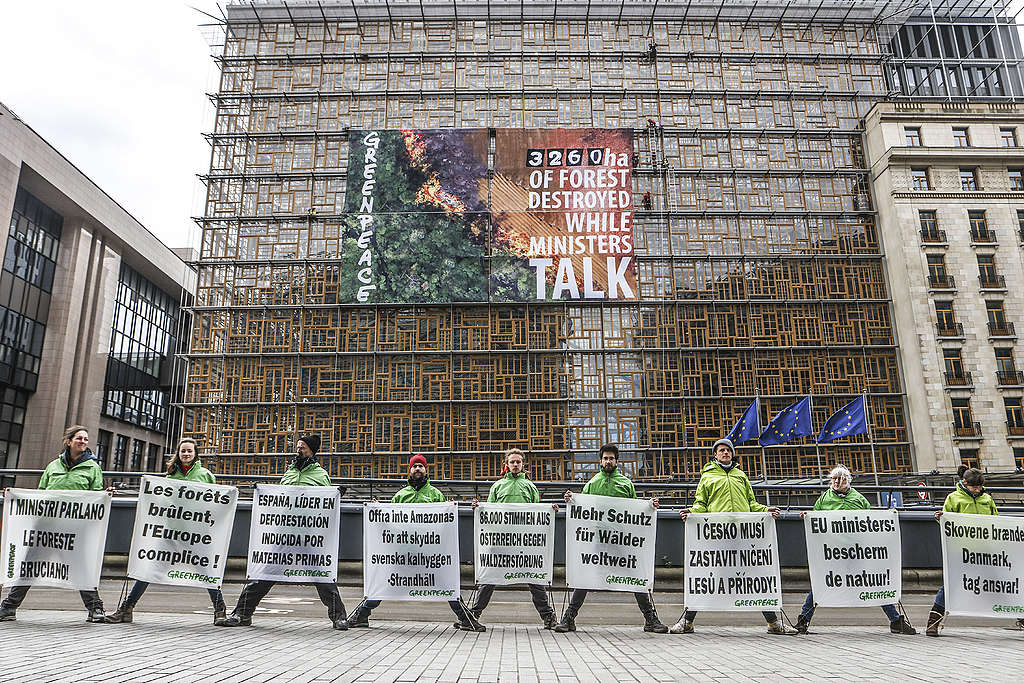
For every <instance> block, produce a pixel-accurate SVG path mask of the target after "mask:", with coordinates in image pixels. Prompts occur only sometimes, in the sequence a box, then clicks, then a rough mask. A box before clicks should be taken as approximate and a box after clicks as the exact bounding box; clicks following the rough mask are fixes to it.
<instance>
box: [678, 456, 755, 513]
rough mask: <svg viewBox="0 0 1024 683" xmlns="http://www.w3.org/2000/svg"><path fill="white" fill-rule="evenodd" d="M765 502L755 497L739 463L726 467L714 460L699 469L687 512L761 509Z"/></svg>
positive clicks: (753, 510) (751, 510) (750, 510)
mask: <svg viewBox="0 0 1024 683" xmlns="http://www.w3.org/2000/svg"><path fill="white" fill-rule="evenodd" d="M767 509H768V506H766V505H761V504H760V503H758V502H757V499H756V498H754V488H753V487H752V486H751V485H750V480H749V479H747V475H746V474H745V473H744V472H743V470H741V469H740V467H739V465H733V466H732V467H731V468H730V469H729V470H728V471H726V470H725V469H724V468H723V467H722V466H721V465H719V464H718V462H717V461H715V460H713V461H711V462H709V463H708V464H707V465H704V468H703V469H702V470H701V471H700V482H699V483H698V484H697V498H696V501H695V502H694V504H693V507H692V508H690V512H764V511H765V510H767Z"/></svg>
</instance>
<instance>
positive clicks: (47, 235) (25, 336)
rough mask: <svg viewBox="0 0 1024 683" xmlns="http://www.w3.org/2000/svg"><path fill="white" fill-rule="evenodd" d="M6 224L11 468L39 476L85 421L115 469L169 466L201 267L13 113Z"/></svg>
mask: <svg viewBox="0 0 1024 683" xmlns="http://www.w3.org/2000/svg"><path fill="white" fill-rule="evenodd" d="M0 216H3V218H4V225H6V226H8V233H7V239H6V240H5V246H4V261H3V270H2V271H0V320H2V324H0V335H2V337H0V395H2V399H3V400H2V403H0V468H8V469H13V468H20V469H39V468H42V467H43V466H44V465H45V464H46V463H47V462H48V461H49V460H51V459H52V458H53V456H54V454H55V453H57V452H58V451H59V450H60V448H61V438H62V435H63V431H64V428H65V427H67V426H68V425H71V424H76V423H77V424H82V425H85V426H87V427H88V428H89V430H90V437H91V444H90V445H91V448H92V449H93V451H94V452H95V453H96V455H97V456H98V457H99V459H100V462H101V464H102V465H103V468H104V469H105V470H131V471H138V470H149V471H154V470H156V469H158V468H159V467H160V466H161V462H162V460H163V456H164V454H165V452H166V450H167V447H168V443H169V441H171V440H174V439H175V438H177V434H178V432H179V430H180V422H181V419H180V416H176V415H175V414H174V411H175V410H176V409H174V408H172V403H173V402H174V401H175V400H177V399H178V398H179V397H180V394H179V395H178V396H176V392H180V389H181V386H182V384H183V381H184V370H183V367H182V366H181V362H180V361H177V360H176V359H175V353H177V352H181V351H183V350H184V349H182V348H179V347H178V344H179V343H180V342H179V340H181V339H182V338H183V334H182V332H183V331H184V332H187V326H184V325H185V323H184V321H183V318H182V316H183V315H184V314H183V313H182V311H181V303H182V293H183V292H186V293H190V292H191V291H192V290H193V289H194V287H195V271H194V270H192V269H191V268H189V267H188V266H187V265H186V264H185V262H184V261H182V260H181V259H180V258H179V257H178V256H177V255H175V254H174V252H172V251H171V250H170V249H169V248H168V247H166V246H165V245H164V244H163V243H161V242H160V240H158V239H157V238H156V237H155V236H154V235H153V234H152V233H150V232H149V231H148V230H146V228H145V227H144V226H143V225H141V224H140V223H139V222H138V221H136V220H135V219H134V218H132V216H131V215H130V214H129V213H128V212H127V211H125V210H124V208H123V207H121V206H120V205H119V204H118V203H117V202H116V201H115V200H114V199H113V198H111V197H110V196H109V195H108V194H106V193H105V192H104V191H103V190H102V189H100V188H99V187H97V186H96V184H95V183H93V182H92V181H91V180H90V179H89V178H88V177H86V176H85V175H84V174H83V173H82V172H81V171H80V170H78V169H77V168H76V167H75V166H74V165H73V164H71V162H69V161H68V160H67V159H66V158H64V157H63V156H62V155H61V154H60V153H59V152H58V151H57V150H56V149H54V148H53V147H52V146H51V145H50V144H48V143H47V142H46V141H45V140H44V139H43V138H41V137H40V136H39V135H38V134H36V133H35V131H33V130H32V129H31V128H30V127H29V126H28V125H27V124H26V123H25V122H23V121H22V120H21V119H19V118H18V116H17V115H16V114H15V113H14V112H12V111H11V110H10V109H7V108H6V107H4V106H2V105H0ZM189 296H190V294H188V295H186V299H185V302H186V303H188V302H189V299H188V297H189Z"/></svg>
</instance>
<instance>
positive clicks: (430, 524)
mask: <svg viewBox="0 0 1024 683" xmlns="http://www.w3.org/2000/svg"><path fill="white" fill-rule="evenodd" d="M363 593H364V595H365V596H366V597H367V598H369V599H370V600H458V599H459V517H458V507H457V506H456V504H455V503H386V504H385V503H368V504H367V505H366V507H364V508H363Z"/></svg>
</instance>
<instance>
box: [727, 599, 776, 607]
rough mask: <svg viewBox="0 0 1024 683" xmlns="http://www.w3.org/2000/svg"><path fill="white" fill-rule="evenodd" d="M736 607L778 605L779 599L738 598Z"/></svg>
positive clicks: (734, 604) (735, 603)
mask: <svg viewBox="0 0 1024 683" xmlns="http://www.w3.org/2000/svg"><path fill="white" fill-rule="evenodd" d="M733 606H734V607H778V606H779V601H778V600H776V599H775V598H762V599H760V600H737V601H736V602H734V603H733Z"/></svg>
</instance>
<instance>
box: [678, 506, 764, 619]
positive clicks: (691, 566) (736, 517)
mask: <svg viewBox="0 0 1024 683" xmlns="http://www.w3.org/2000/svg"><path fill="white" fill-rule="evenodd" d="M684 526H685V533H684V537H685V538H684V545H683V558H684V559H683V565H684V570H683V575H684V576H683V578H684V581H685V583H686V586H685V593H684V597H683V601H684V603H685V604H686V609H688V610H711V611H748V610H759V611H765V610H767V611H774V610H775V609H777V608H779V607H780V606H781V605H782V578H781V576H780V572H779V553H778V548H779V544H778V540H777V539H776V537H775V520H774V519H773V518H772V516H771V514H770V513H767V512H714V513H701V514H696V513H691V514H690V515H689V516H688V517H687V518H686V524H685V525H684Z"/></svg>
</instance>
